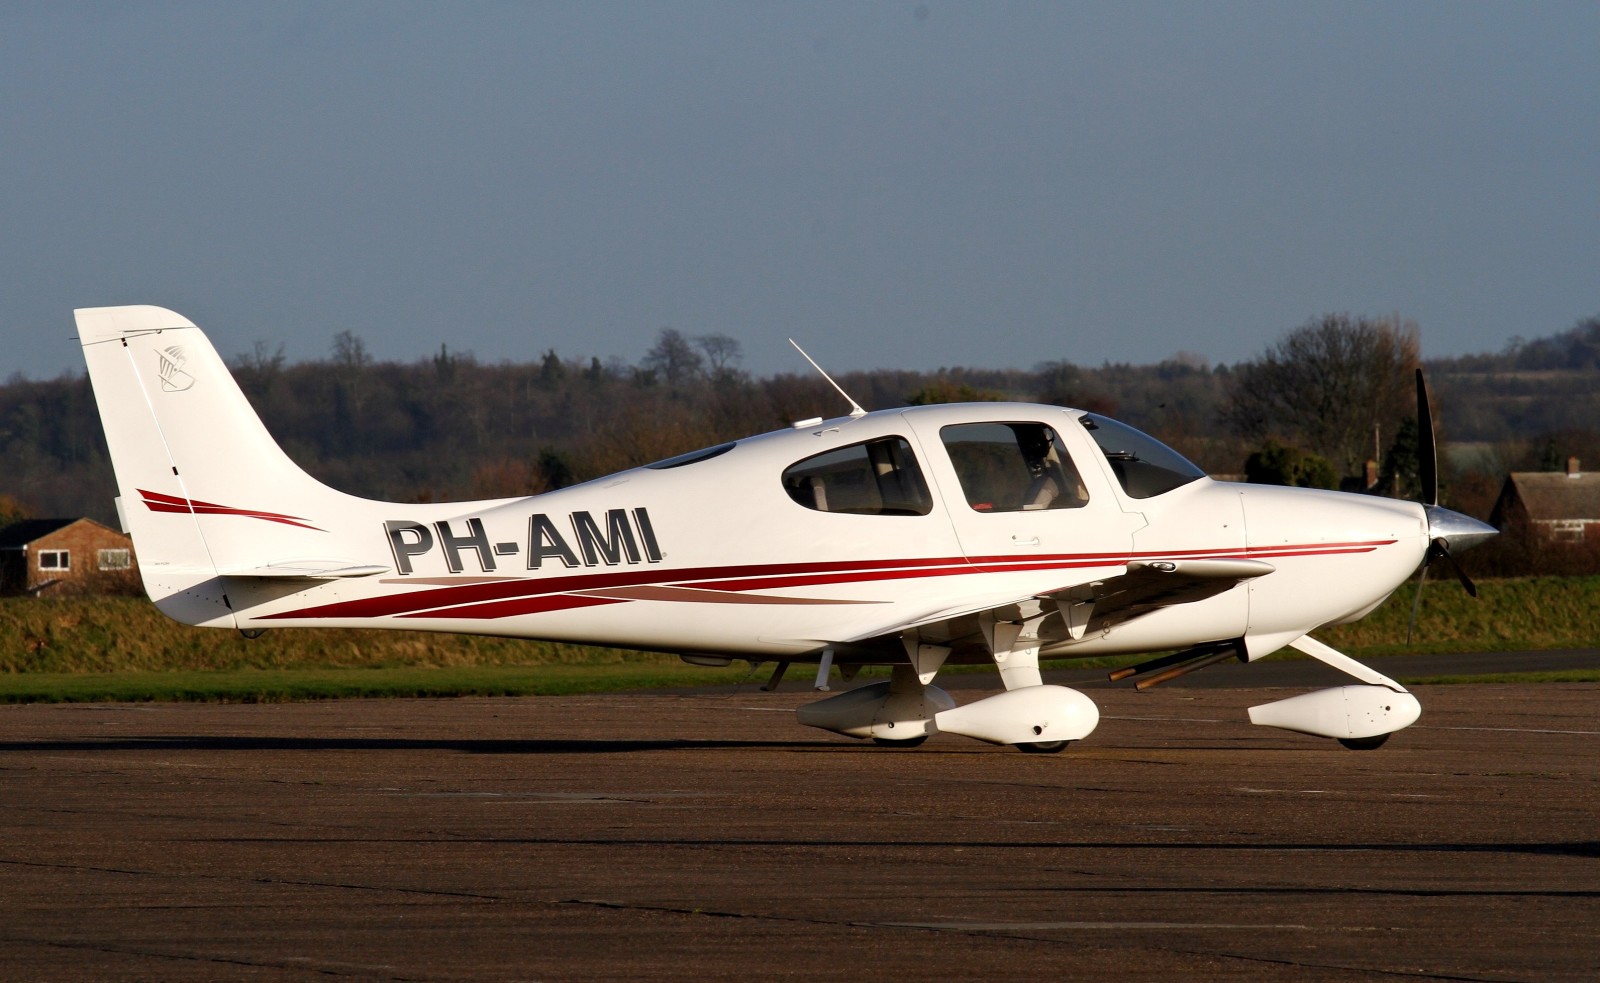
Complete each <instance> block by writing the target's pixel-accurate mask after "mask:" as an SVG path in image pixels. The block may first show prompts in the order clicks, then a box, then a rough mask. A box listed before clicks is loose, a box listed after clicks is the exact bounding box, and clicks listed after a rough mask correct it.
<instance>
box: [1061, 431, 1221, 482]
mask: <svg viewBox="0 0 1600 983" xmlns="http://www.w3.org/2000/svg"><path fill="white" fill-rule="evenodd" d="M1082 423H1083V426H1084V429H1085V430H1088V431H1089V436H1091V437H1093V438H1094V442H1095V443H1096V444H1098V445H1099V446H1100V450H1101V452H1102V453H1104V454H1105V456H1106V460H1107V461H1109V462H1111V470H1112V472H1114V473H1115V474H1116V476H1117V480H1118V481H1119V482H1121V483H1122V490H1123V491H1125V492H1127V493H1128V495H1129V497H1131V498H1154V497H1155V496H1157V495H1161V494H1164V493H1166V492H1169V491H1171V490H1172V489H1174V488H1177V487H1178V486H1180V485H1187V484H1188V483H1189V482H1191V481H1193V480H1195V479H1196V478H1204V477H1205V476H1206V473H1205V472H1204V471H1201V470H1200V469H1199V468H1197V467H1195V466H1194V465H1193V464H1191V463H1190V462H1189V459H1188V458H1186V457H1184V456H1183V455H1182V454H1179V453H1178V452H1177V451H1175V450H1173V449H1172V448H1170V447H1168V446H1167V445H1166V444H1163V443H1162V442H1161V441H1159V440H1157V439H1155V438H1154V437H1152V436H1150V435H1149V434H1147V433H1143V432H1141V431H1138V430H1135V429H1133V428H1132V427H1130V426H1128V425H1127V424H1126V423H1118V422H1117V421H1115V420H1112V419H1110V418H1108V417H1103V416H1099V415H1097V414H1094V413H1086V414H1084V416H1083V419H1082Z"/></svg>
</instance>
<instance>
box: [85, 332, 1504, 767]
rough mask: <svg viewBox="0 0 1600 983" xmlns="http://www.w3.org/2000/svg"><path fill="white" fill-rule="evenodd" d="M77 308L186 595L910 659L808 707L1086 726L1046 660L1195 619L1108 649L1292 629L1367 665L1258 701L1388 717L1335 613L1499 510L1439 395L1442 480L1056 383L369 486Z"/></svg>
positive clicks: (191, 601)
mask: <svg viewBox="0 0 1600 983" xmlns="http://www.w3.org/2000/svg"><path fill="white" fill-rule="evenodd" d="M76 313H77V325H78V334H79V338H80V340H81V341H82V344H83V351H84V358H85V360H86V361H87V363H88V369H89V377H90V380H91V382H92V384H93V386H94V392H95V399H96V401H97V402H98V404H99V408H100V416H101V420H102V422H103V423H104V426H105V432H106V442H107V444H108V445H109V447H110V451H111V459H112V464H113V466H114V468H115V471H116V477H117V484H118V489H119V494H120V497H119V498H118V499H117V511H118V515H119V516H120V518H121V520H122V525H123V528H124V529H126V530H127V531H128V532H129V533H130V534H131V535H132V536H133V538H134V542H135V544H136V548H137V549H138V551H139V567H140V571H141V573H142V575H143V578H144V585H145V589H146V591H147V592H148V593H149V595H150V598H151V599H152V600H153V601H154V602H155V603H156V605H157V606H158V607H159V608H160V609H161V610H162V611H163V612H165V613H166V614H167V615H169V616H170V617H172V618H174V619H176V620H178V621H181V622H183V623H185V624H190V625H200V626H205V627H212V628H232V629H237V630H239V631H241V632H244V633H246V634H247V635H254V634H256V633H259V632H260V631H262V630H264V629H267V628H275V627H300V626H321V627H350V628H399V629H412V630H420V631H442V632H469V633H480V634H489V635H501V636H512V637H520V638H538V639H549V640H555V641H566V642H583V643H591V644H596V645H609V646H618V647H622V648H636V649H648V650H656V651H670V652H677V653H680V654H681V656H682V658H683V659H684V660H685V661H687V662H690V663H693V664H696V665H727V664H728V663H729V662H730V661H731V660H732V659H735V658H739V659H746V660H750V661H751V662H753V663H759V662H773V663H776V666H777V668H776V671H775V672H774V674H773V678H772V681H771V682H770V683H769V684H768V687H767V688H768V689H770V688H772V687H773V686H775V685H776V684H777V681H778V680H779V679H780V678H781V676H782V673H783V671H784V669H786V668H787V667H788V665H789V664H790V663H795V662H798V663H804V664H816V665H817V675H816V688H817V689H818V690H827V689H828V688H829V686H828V683H829V680H830V678H831V671H832V669H833V668H837V669H838V670H839V673H840V675H841V676H842V677H844V678H845V679H846V680H853V679H854V678H855V675H856V672H857V671H858V670H859V669H860V667H861V666H863V665H882V666H889V667H891V675H890V678H889V679H888V680H886V681H881V682H876V683H871V684H868V685H862V686H859V687H856V688H854V689H850V690H848V691H846V692H843V693H841V694H838V695H834V696H831V697H828V698H825V699H822V700H821V701H820V702H816V703H812V704H810V705H808V706H804V707H802V708H800V710H799V712H798V716H799V720H800V722H801V723H803V724H806V725H809V726H812V727H819V728H822V729H824V730H829V731H833V732H835V733H839V734H846V735H849V736H852V737H858V738H871V739H873V740H874V741H876V742H878V743H880V744H884V745H901V746H911V745H915V744H918V743H921V742H922V741H923V740H925V739H926V738H927V737H928V736H929V735H932V734H935V733H946V734H958V735H963V736H966V737H970V738H975V739H977V740H980V741H987V742H990V743H993V744H1004V745H1014V746H1016V747H1018V748H1020V749H1021V750H1024V751H1033V752H1051V751H1058V750H1060V749H1061V748H1062V747H1064V746H1066V744H1067V743H1068V742H1070V741H1074V740H1078V739H1080V738H1083V737H1085V736H1087V735H1088V734H1089V733H1090V732H1091V731H1093V730H1094V728H1095V726H1096V724H1097V723H1098V722H1099V711H1098V709H1097V708H1096V706H1095V704H1094V703H1093V701H1091V700H1090V699H1089V698H1088V697H1087V696H1085V695H1084V694H1082V693H1080V692H1078V691H1077V690H1073V689H1069V688H1067V687H1063V686H1053V685H1044V684H1042V682H1041V677H1040V674H1039V660H1040V659H1041V658H1045V659H1071V658H1075V657H1082V656H1103V655H1113V654H1122V653H1147V652H1163V651H1168V650H1174V649H1176V650H1178V652H1177V654H1175V655H1169V656H1165V657H1162V658H1157V659H1153V660H1151V661H1149V662H1146V663H1144V664H1142V665H1139V666H1135V667H1130V668H1128V669H1124V670H1120V671H1119V672H1118V673H1114V674H1113V678H1126V677H1128V676H1131V675H1143V674H1146V673H1149V675H1148V676H1146V678H1145V679H1144V680H1142V681H1140V682H1139V685H1140V686H1141V688H1142V687H1145V686H1149V685H1154V684H1155V683H1159V682H1162V681H1164V680H1166V679H1169V678H1172V677H1174V676H1177V675H1181V674H1183V673H1185V672H1188V671H1191V670H1193V669H1197V668H1201V667H1203V666H1206V665H1211V664H1214V663H1217V662H1221V661H1223V660H1226V659H1234V658H1237V659H1239V660H1241V661H1251V660H1255V659H1259V658H1261V657H1262V656H1265V655H1268V654H1270V653H1272V652H1275V651H1277V650H1279V649H1281V648H1283V647H1284V646H1291V647H1293V648H1296V649H1298V650H1300V651H1301V652H1304V653H1305V654H1307V655H1309V656H1312V657H1313V658H1316V659H1320V660H1321V661H1322V662H1325V663H1327V664H1328V665H1330V666H1333V667H1334V668H1336V669H1339V670H1342V671H1343V672H1345V673H1347V674H1348V675H1350V676H1352V677H1354V679H1355V680H1356V681H1357V682H1356V683H1355V684H1352V685H1346V686H1338V687H1334V688H1331V689H1324V690H1321V691H1318V692H1313V693H1307V694H1303V695H1300V696H1296V697H1293V698H1290V699H1286V700H1280V701H1277V702H1274V703H1268V704H1264V705H1262V706H1257V707H1252V708H1251V709H1250V719H1251V720H1252V721H1253V722H1255V723H1257V724H1263V725H1267V726H1271V727H1279V728H1284V729H1287V730H1291V731H1297V732H1300V733H1304V734H1311V735H1317V736H1321V737H1327V738H1334V739H1337V740H1339V741H1340V742H1341V743H1343V744H1345V745H1346V746H1350V747H1354V748H1371V747H1376V746H1377V745H1379V744H1381V743H1382V742H1383V741H1384V740H1385V739H1387V737H1388V736H1389V734H1391V733H1392V732H1394V731H1397V730H1400V729H1401V728H1404V727H1406V726H1408V725H1410V724H1411V723H1413V722H1414V721H1415V720H1416V719H1417V717H1418V715H1419V714H1420V712H1421V708H1420V706H1419V704H1418V703H1417V700H1416V698H1415V697H1414V696H1412V695H1411V694H1410V693H1408V692H1407V691H1406V690H1405V688H1404V687H1402V686H1401V685H1400V684H1399V683H1397V682H1395V681H1394V680H1392V679H1389V678H1388V677H1386V676H1384V675H1382V674H1381V673H1378V672H1376V671H1374V670H1373V669H1371V668H1368V667H1366V666H1364V665H1362V664H1360V663H1358V662H1356V661H1354V660H1352V659H1350V658H1348V657H1347V656H1345V655H1342V654H1340V653H1339V652H1336V651H1334V650H1333V649H1331V648H1329V647H1328V646H1326V645H1324V644H1322V643H1320V642H1318V641H1316V640H1315V639H1313V638H1312V637H1311V636H1310V635H1309V634H1308V633H1309V632H1312V631H1314V630H1316V629H1317V628H1320V627H1322V626H1325V625H1335V624H1342V623H1344V622H1348V621H1352V620H1355V619H1358V618H1361V617H1362V616H1364V615H1366V614H1367V613H1368V612H1370V611H1372V610H1373V608H1375V607H1376V606H1377V605H1378V604H1379V603H1380V602H1381V601H1383V599H1384V598H1386V597H1387V596H1388V595H1389V594H1390V593H1391V592H1392V591H1394V590H1395V588H1396V587H1398V586H1399V585H1400V584H1401V583H1403V582H1404V581H1405V580H1406V579H1407V578H1408V576H1409V575H1410V574H1411V573H1412V572H1413V571H1415V570H1417V568H1418V566H1419V564H1426V563H1427V562H1428V561H1429V560H1432V559H1434V558H1437V557H1447V556H1448V554H1449V553H1450V552H1451V551H1458V550H1460V549H1463V548H1466V547H1468V546H1471V545H1473V544H1475V543H1477V542H1481V541H1482V540H1484V539H1486V538H1488V537H1490V536H1492V535H1494V534H1495V530H1494V529H1493V527H1491V526H1487V525H1485V524H1483V523H1481V522H1478V521H1476V520H1474V519H1471V518H1468V517H1467V516H1464V515H1460V514H1458V513H1455V512H1451V511H1448V510H1446V509H1442V508H1440V507H1438V505H1437V504H1435V501H1434V499H1435V498H1436V494H1437V488H1436V486H1437V482H1436V479H1435V475H1434V470H1433V447H1432V437H1431V432H1432V427H1431V422H1425V423H1424V426H1423V429H1422V433H1423V434H1424V442H1425V444H1426V448H1425V454H1424V459H1423V461H1422V470H1423V472H1424V485H1425V487H1426V488H1427V489H1428V491H1427V492H1426V494H1425V497H1426V498H1427V499H1428V501H1427V502H1426V503H1425V504H1421V505H1419V504H1415V503H1410V502H1402V501H1396V500H1392V499H1386V498H1377V497H1371V496H1363V495H1352V494H1341V493H1337V492H1328V491H1317V490H1309V489H1302V488H1283V487H1269V486H1262V485H1246V484H1236V483H1229V482H1220V481H1213V480H1211V479H1210V478H1208V477H1206V476H1205V474H1203V473H1202V472H1201V471H1200V470H1199V469H1198V468H1196V467H1195V466H1194V465H1193V464H1191V463H1190V462H1188V461H1187V460H1185V459H1184V458H1183V457H1182V456H1180V455H1179V454H1177V453H1176V452H1175V451H1173V450H1171V449H1170V448H1168V447H1166V446H1164V445H1163V444H1161V443H1160V442H1158V441H1156V440H1155V439H1153V438H1151V437H1149V436H1147V435H1145V434H1143V433H1141V432H1139V431H1137V430H1135V429H1133V428H1131V427H1128V426H1126V425H1124V424H1121V423H1117V422H1116V421H1114V420H1110V419H1107V418H1106V417H1104V416H1100V415H1097V414H1094V413H1085V412H1083V411H1081V410H1074V409H1065V408H1062V407H1057V406H1044V405H1037V404H1032V403H979V404H962V405H944V406H924V407H914V408H906V409H893V410H880V411H877V412H873V413H868V412H865V411H864V410H862V409H861V408H860V407H859V406H857V405H856V404H855V403H854V401H853V400H852V401H851V411H850V414H849V415H848V416H844V417H840V418H837V419H830V420H824V419H821V418H817V419H812V420H802V421H800V422H798V423H796V424H794V426H793V427H792V428H791V429H788V430H783V431H777V432H774V433H767V434H761V435H759V436H754V437H747V438H745V439H743V440H737V441H732V442H730V443H726V444H720V445H718V446H716V447H708V448H706V449H704V450H699V451H695V452H693V453H689V454H684V455H681V456H679V457H674V458H670V459H668V460H664V461H659V462H657V463H655V464H650V465H646V466H645V467H641V468H635V469H633V470H630V471H624V472H621V473H619V474H614V475H611V476H609V477H605V478H599V479H596V480H594V481H589V482H586V483H584V484H581V485H576V486H573V487H570V488H563V489H560V490H558V491H552V492H547V493H544V494H541V495H535V496H531V497H527V498H513V499H501V500H495V501H481V502H464V503H458V504H425V505H424V504H415V503H392V502H375V501H368V500H365V499H360V498H356V497H353V496H350V495H346V494H343V493H341V492H338V491H335V490H334V489H331V488H328V487H327V486H325V485H323V484H321V483H319V482H318V481H316V480H315V479H313V478H312V477H310V476H309V475H307V474H306V473H305V472H304V471H302V470H301V469H300V468H299V467H297V466H296V465H295V464H294V462H293V461H291V460H290V459H289V458H288V457H287V456H286V455H285V454H284V452H283V451H282V450H281V449H280V448H279V447H278V445H277V444H276V443H275V442H274V441H273V439H272V437H271V436H270V435H269V434H268V433H267V430H266V428H265V427H263V426H262V424H261V421H260V419H259V418H258V417H257V416H256V414H255V412H254V410H252V409H251V407H250V404H249V402H248V401H247V400H246V399H245V397H244V395H243V393H242V392H240V390H239V387H238V385H237V384H236V383H235V382H234V380H233V378H232V376H231V375H230V374H229V372H228V369H227V367H226V366H225V365H224V364H223V361H222V359H221V358H219V357H218V355H217V352H216V349H215V348H214V347H213V346H212V345H211V343H210V342H209V341H208V340H207V338H206V336H205V335H204V334H203V333H202V332H201V331H200V329H199V328H197V327H195V325H194V324H192V323H191V322H190V321H188V320H187V319H185V318H183V317H182V316H180V315H178V314H174V313H173V312H171V311H168V310H163V309H161V308H159V307H148V306H132V307H100V308H89V309H84V310H79V311H77V312H76ZM813 364H815V363H813ZM819 371H820V369H819ZM824 377H826V374H825V373H824ZM828 381H829V382H830V383H831V382H832V380H831V379H829V380H828ZM1418 382H1419V390H1418V392H1419V412H1420V413H1421V414H1423V417H1424V420H1426V414H1427V399H1426V394H1425V392H1423V390H1422V389H1421V377H1420V373H1419V374H1418ZM836 388H837V386H836ZM840 393H841V395H844V393H843V390H840ZM845 398H846V399H849V397H848V396H845ZM1423 422H1424V421H1419V423H1423ZM1464 579H1465V578H1463V580H1464ZM955 663H985V664H992V665H993V666H995V667H996V668H997V669H998V670H999V674H1000V682H1001V684H1002V685H1003V687H1004V691H1003V692H999V693H997V694H995V695H991V696H987V697H985V698H983V699H979V700H976V701H973V702H970V703H967V704H966V705H963V706H957V705H956V704H955V702H954V700H952V699H951V698H950V696H949V695H948V694H946V693H945V692H944V691H943V690H941V689H940V688H938V687H937V686H934V685H932V684H933V680H934V678H935V676H936V675H937V674H938V672H939V670H940V668H941V667H942V666H944V665H946V664H955Z"/></svg>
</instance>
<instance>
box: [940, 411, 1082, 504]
mask: <svg viewBox="0 0 1600 983" xmlns="http://www.w3.org/2000/svg"><path fill="white" fill-rule="evenodd" d="M939 437H940V439H941V440H943V441H944V448H945V452H946V453H948V454H949V455H950V463H951V464H952V465H954V466H955V470H956V477H957V478H959V479H960V480H961V491H962V493H963V494H964V495H966V498H967V504H968V505H969V506H971V507H972V509H973V511H975V512H1023V511H1034V510H1036V509H1038V510H1042V509H1076V508H1082V507H1083V506H1084V505H1087V504H1088V503H1089V493H1088V491H1087V490H1086V489H1085V488H1084V486H1083V480H1082V479H1081V478H1080V477H1079V476H1078V469H1077V468H1076V467H1074V466H1073V463H1072V457H1071V455H1069V454H1068V453H1067V450H1066V448H1065V447H1063V446H1062V444H1061V438H1060V437H1059V436H1057V435H1056V432H1055V431H1054V430H1052V429H1050V428H1049V427H1047V426H1045V425H1044V424H1042V423H962V424H955V425H952V426H948V427H944V428H943V429H941V430H940V431H939Z"/></svg>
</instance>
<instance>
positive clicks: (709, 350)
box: [694, 334, 744, 379]
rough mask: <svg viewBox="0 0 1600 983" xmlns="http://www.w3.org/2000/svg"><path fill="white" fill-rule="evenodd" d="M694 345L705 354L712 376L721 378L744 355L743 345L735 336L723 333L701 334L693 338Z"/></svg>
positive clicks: (734, 367) (735, 366) (731, 369)
mask: <svg viewBox="0 0 1600 983" xmlns="http://www.w3.org/2000/svg"><path fill="white" fill-rule="evenodd" d="M694 344H695V347H696V348H698V349H700V353H701V354H702V355H704V356H705V359H706V364H707V365H709V366H710V367H711V375H712V377H713V378H718V379H720V378H722V377H723V376H724V375H726V374H727V373H729V372H732V371H733V370H734V369H736V368H737V367H738V365H739V359H741V358H743V357H744V347H743V346H742V345H740V344H739V340H738V339H737V338H730V337H728V336H727V335H725V334H703V335H700V336H699V337H697V338H695V340H694Z"/></svg>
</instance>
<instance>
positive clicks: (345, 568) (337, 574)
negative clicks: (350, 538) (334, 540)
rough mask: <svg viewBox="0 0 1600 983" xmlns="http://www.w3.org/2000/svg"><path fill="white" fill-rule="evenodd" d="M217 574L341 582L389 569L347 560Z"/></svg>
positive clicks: (308, 562) (266, 567) (282, 565)
mask: <svg viewBox="0 0 1600 983" xmlns="http://www.w3.org/2000/svg"><path fill="white" fill-rule="evenodd" d="M219 572H220V573H221V575H222V576H224V577H266V578H273V579H298V580H341V579H344V578H347V577H375V576H377V575H378V574H381V573H388V572H389V568H388V567H386V566H383V565H381V564H374V563H351V562H350V561H349V560H293V561H289V562H286V563H269V564H267V565H266V566H264V567H249V568H243V569H235V570H222V571H219Z"/></svg>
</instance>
